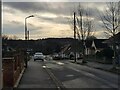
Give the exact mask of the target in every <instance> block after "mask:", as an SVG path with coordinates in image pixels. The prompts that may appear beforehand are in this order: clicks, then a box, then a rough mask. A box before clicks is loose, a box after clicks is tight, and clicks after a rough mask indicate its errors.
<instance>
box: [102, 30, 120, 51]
mask: <svg viewBox="0 0 120 90" xmlns="http://www.w3.org/2000/svg"><path fill="white" fill-rule="evenodd" d="M114 42H115V44H116V49H117V51H118V52H119V53H120V32H119V33H117V34H116V35H115V36H114V37H113V36H112V37H110V38H109V39H108V40H106V41H104V43H107V44H108V45H109V46H110V47H111V48H112V49H113V43H114Z"/></svg>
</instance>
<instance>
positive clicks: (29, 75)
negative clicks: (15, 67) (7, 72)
mask: <svg viewBox="0 0 120 90" xmlns="http://www.w3.org/2000/svg"><path fill="white" fill-rule="evenodd" d="M44 67H45V66H44V63H43V62H42V61H33V60H30V61H29V62H28V67H27V69H26V70H25V72H24V74H23V76H22V78H21V80H20V82H19V85H18V87H17V88H55V87H56V86H55V84H54V82H53V80H52V79H51V77H50V76H49V74H48V73H47V72H46V70H45V69H44Z"/></svg>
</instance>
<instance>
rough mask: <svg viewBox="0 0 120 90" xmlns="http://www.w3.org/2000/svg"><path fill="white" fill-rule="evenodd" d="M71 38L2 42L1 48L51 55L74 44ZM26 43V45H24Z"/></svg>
mask: <svg viewBox="0 0 120 90" xmlns="http://www.w3.org/2000/svg"><path fill="white" fill-rule="evenodd" d="M74 41H75V40H74V39H73V38H47V39H39V40H29V41H25V40H3V43H2V44H3V48H4V47H5V46H10V47H12V48H14V49H25V48H28V49H33V51H34V52H36V51H40V52H43V53H44V54H53V53H58V52H60V51H61V49H62V47H63V46H65V45H67V44H70V45H73V44H74ZM26 43H28V44H26Z"/></svg>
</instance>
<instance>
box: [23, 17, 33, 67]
mask: <svg viewBox="0 0 120 90" xmlns="http://www.w3.org/2000/svg"><path fill="white" fill-rule="evenodd" d="M31 17H34V15H30V16H28V17H26V18H25V41H27V39H28V32H29V31H28V30H27V19H28V18H31ZM26 44H27V45H28V43H27V42H26ZM25 55H26V56H25V67H26V68H27V62H28V56H27V48H26V49H25Z"/></svg>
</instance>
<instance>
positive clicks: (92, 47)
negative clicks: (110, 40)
mask: <svg viewBox="0 0 120 90" xmlns="http://www.w3.org/2000/svg"><path fill="white" fill-rule="evenodd" d="M105 40H107V39H94V40H87V41H85V44H86V46H85V54H86V55H94V54H95V53H96V52H100V51H101V50H103V49H105V48H107V47H108V45H107V44H106V43H103V42H104V41H105Z"/></svg>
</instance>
